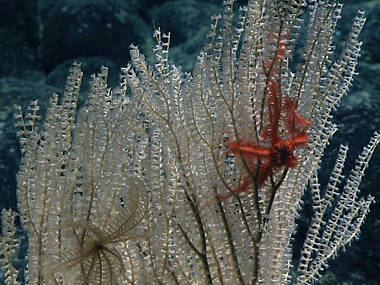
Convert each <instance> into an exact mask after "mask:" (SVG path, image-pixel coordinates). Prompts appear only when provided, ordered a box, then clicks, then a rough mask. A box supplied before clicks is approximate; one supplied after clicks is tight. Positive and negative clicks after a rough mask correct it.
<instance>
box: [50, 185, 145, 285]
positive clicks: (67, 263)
mask: <svg viewBox="0 0 380 285" xmlns="http://www.w3.org/2000/svg"><path fill="white" fill-rule="evenodd" d="M127 182H128V183H127V186H128V187H126V188H127V191H123V192H124V193H120V194H119V195H117V198H116V199H115V203H114V205H113V208H112V210H110V211H109V217H105V218H104V217H99V219H100V220H102V221H103V222H102V223H101V224H100V223H99V222H98V221H97V219H96V218H95V217H92V218H91V220H89V221H87V222H86V221H84V222H74V224H72V225H71V226H70V231H71V233H72V235H73V236H74V238H73V240H76V242H74V245H73V246H72V248H69V249H67V250H66V251H65V252H66V254H65V256H64V258H63V259H64V262H63V263H61V264H60V265H59V266H58V267H56V270H55V271H56V272H55V273H53V274H54V280H55V282H56V283H59V280H60V277H59V276H65V277H64V278H63V280H67V278H71V280H72V282H73V283H75V284H116V280H117V279H123V280H125V279H126V280H129V277H128V276H126V267H125V264H124V261H123V260H125V258H124V256H123V252H122V248H125V247H123V244H124V245H125V244H126V243H127V242H128V241H130V240H136V239H140V238H143V237H144V233H143V229H140V228H139V227H138V226H139V224H141V222H142V221H143V219H144V218H145V216H146V210H147V204H146V202H147V201H146V197H145V192H144V186H143V184H142V182H141V181H140V180H138V179H133V178H129V179H128V180H127ZM66 228H67V227H66ZM124 254H126V255H127V256H128V255H129V254H128V253H125V252H124ZM68 276H70V277H68Z"/></svg>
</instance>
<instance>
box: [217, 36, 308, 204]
mask: <svg viewBox="0 0 380 285" xmlns="http://www.w3.org/2000/svg"><path fill="white" fill-rule="evenodd" d="M285 43H286V41H285V40H283V39H282V40H281V41H280V42H279V47H278V50H277V52H276V55H275V59H274V60H273V62H271V63H268V64H267V65H266V70H267V73H268V86H267V88H266V94H267V98H268V99H267V100H268V102H267V106H268V113H269V124H268V126H266V128H265V130H264V132H263V137H264V139H266V140H267V141H269V143H268V145H269V146H266V147H265V146H260V145H258V144H255V143H246V142H244V141H243V140H242V139H239V140H238V141H232V142H229V146H228V150H227V151H228V152H230V153H233V154H234V155H236V156H240V157H241V158H242V159H243V160H244V161H245V164H246V167H248V169H249V172H250V175H248V176H246V177H244V178H243V179H242V182H241V183H240V185H239V187H237V188H236V189H234V190H233V191H232V192H233V193H229V194H227V195H218V198H219V199H221V200H225V199H228V198H229V197H231V196H233V195H234V193H240V192H245V191H247V189H248V187H249V186H250V185H251V184H253V183H255V184H256V185H257V186H256V187H261V186H262V185H263V184H264V183H265V182H266V180H267V179H268V178H269V177H272V176H273V175H274V174H275V173H276V172H277V171H279V170H280V169H281V168H285V169H286V171H287V169H288V168H293V167H295V166H296V165H297V164H298V160H297V158H296V157H295V155H294V151H295V149H296V148H299V147H303V146H305V145H306V144H307V142H308V139H309V138H308V135H307V134H306V131H305V130H306V128H307V127H308V126H310V125H311V122H310V121H309V120H307V119H305V118H304V117H303V116H302V115H301V114H300V113H299V112H298V111H297V108H296V106H295V104H294V103H293V102H292V100H291V99H290V98H289V97H288V96H285V98H283V97H282V94H281V78H280V75H281V60H282V59H283V58H284V56H285ZM280 121H282V122H283V123H284V124H285V126H286V130H287V133H288V137H289V138H288V139H282V138H281V137H280ZM254 161H256V162H257V163H254Z"/></svg>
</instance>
